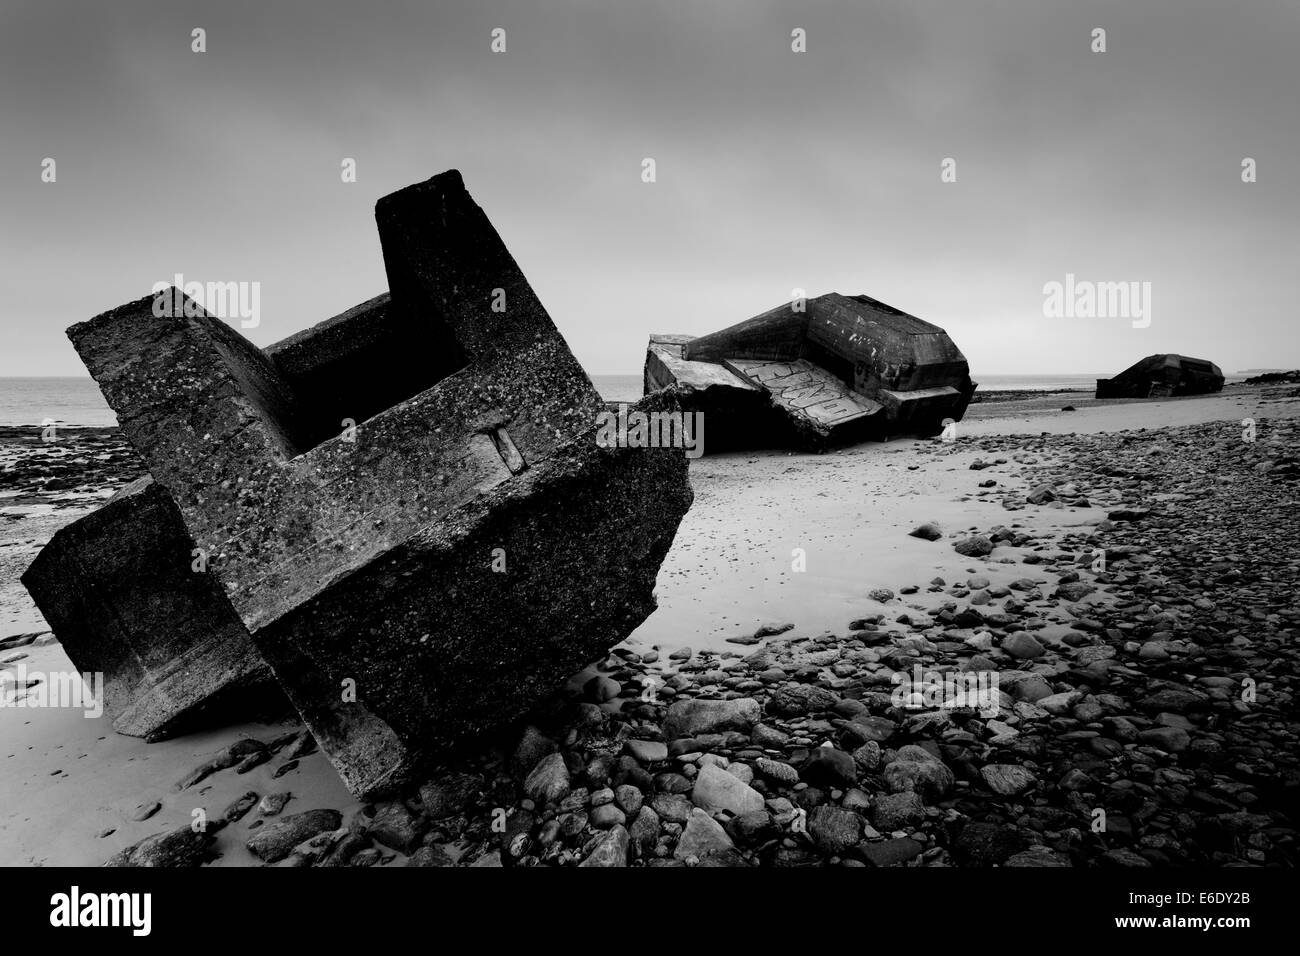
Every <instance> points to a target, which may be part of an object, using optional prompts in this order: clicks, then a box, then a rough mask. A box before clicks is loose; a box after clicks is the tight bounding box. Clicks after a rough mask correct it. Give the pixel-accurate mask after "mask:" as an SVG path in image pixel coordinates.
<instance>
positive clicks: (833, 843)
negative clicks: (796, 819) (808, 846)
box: [808, 806, 862, 856]
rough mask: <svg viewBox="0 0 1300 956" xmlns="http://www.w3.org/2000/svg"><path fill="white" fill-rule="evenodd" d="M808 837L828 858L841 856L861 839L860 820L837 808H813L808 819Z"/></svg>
mask: <svg viewBox="0 0 1300 956" xmlns="http://www.w3.org/2000/svg"><path fill="white" fill-rule="evenodd" d="M808 835H809V836H811V837H812V839H813V842H814V843H816V844H817V847H818V848H819V849H820V850H821V851H822V852H823V853H825V854H827V855H828V856H843V855H844V854H845V853H847V852H848V851H849V849H850V848H852V847H854V846H856V845H857V843H858V841H859V840H861V839H862V818H861V817H859V816H858V815H857V814H856V813H854V812H852V811H851V810H843V809H840V808H839V807H832V806H820V807H815V808H814V809H813V812H812V813H811V814H810V815H809V817H808Z"/></svg>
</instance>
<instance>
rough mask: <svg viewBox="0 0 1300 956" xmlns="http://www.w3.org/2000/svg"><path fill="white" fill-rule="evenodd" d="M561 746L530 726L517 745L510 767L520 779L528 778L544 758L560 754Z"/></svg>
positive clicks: (525, 729)
mask: <svg viewBox="0 0 1300 956" xmlns="http://www.w3.org/2000/svg"><path fill="white" fill-rule="evenodd" d="M559 750H560V747H559V745H558V744H557V743H556V742H555V741H554V740H552V739H551V738H550V737H548V736H546V734H544V733H542V732H541V731H540V730H539V729H538V728H536V727H534V726H533V725H532V724H529V725H528V726H527V727H525V728H524V732H523V733H522V734H521V735H520V737H519V743H518V744H516V745H515V752H514V755H513V756H512V757H511V758H510V767H511V769H512V770H513V771H514V774H515V776H517V777H519V778H520V779H522V778H524V777H526V776H528V774H529V773H530V772H532V769H533V768H534V767H536V766H537V764H538V763H540V762H541V759H542V758H543V757H546V756H549V755H550V754H553V753H558V752H559Z"/></svg>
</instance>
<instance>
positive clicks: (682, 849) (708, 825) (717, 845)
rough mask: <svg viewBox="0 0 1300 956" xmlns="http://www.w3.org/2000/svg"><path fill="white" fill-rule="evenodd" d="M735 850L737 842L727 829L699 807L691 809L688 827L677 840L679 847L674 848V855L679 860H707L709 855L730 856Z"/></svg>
mask: <svg viewBox="0 0 1300 956" xmlns="http://www.w3.org/2000/svg"><path fill="white" fill-rule="evenodd" d="M734 852H735V844H734V843H732V842H731V837H729V836H727V831H726V830H724V829H723V828H722V825H721V824H719V823H718V822H717V821H716V820H714V819H713V817H711V816H709V815H708V814H707V813H705V812H704V811H703V810H701V809H699V808H698V807H697V808H695V809H694V810H692V811H691V815H690V818H689V819H688V820H687V822H686V829H685V830H684V831H683V832H682V835H681V839H679V840H678V841H677V848H676V849H675V850H673V857H674V859H678V860H685V859H687V858H688V857H695V858H696V859H698V860H705V859H707V858H709V857H723V858H729V857H730V856H731V855H732V854H733V853H734Z"/></svg>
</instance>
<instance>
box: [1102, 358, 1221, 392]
mask: <svg viewBox="0 0 1300 956" xmlns="http://www.w3.org/2000/svg"><path fill="white" fill-rule="evenodd" d="M1222 390H1223V372H1222V371H1221V370H1220V369H1219V366H1217V365H1215V364H1214V363H1213V362H1209V361H1206V360H1205V359H1198V358H1190V357H1189V356H1186V355H1174V354H1172V353H1167V354H1162V355H1148V356H1147V357H1146V358H1144V359H1142V360H1141V361H1139V362H1135V363H1134V364H1133V365H1130V366H1129V367H1128V368H1126V369H1125V370H1124V371H1122V372H1120V373H1119V374H1118V375H1116V376H1115V377H1114V378H1099V379H1097V397H1098V398H1170V397H1173V396H1177V395H1208V394H1210V393H1213V392H1219V391H1222Z"/></svg>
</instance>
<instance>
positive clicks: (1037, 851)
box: [1006, 846, 1072, 866]
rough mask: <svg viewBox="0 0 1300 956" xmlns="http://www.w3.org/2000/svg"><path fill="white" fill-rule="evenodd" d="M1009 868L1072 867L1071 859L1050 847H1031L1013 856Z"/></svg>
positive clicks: (1009, 859) (1008, 863)
mask: <svg viewBox="0 0 1300 956" xmlns="http://www.w3.org/2000/svg"><path fill="white" fill-rule="evenodd" d="M1006 865H1007V866H1071V865H1072V864H1071V863H1070V858H1069V857H1067V856H1065V855H1064V854H1062V853H1057V852H1056V851H1055V850H1053V849H1051V848H1050V847H1045V846H1031V847H1030V848H1029V849H1028V850H1022V851H1021V852H1019V853H1015V854H1012V855H1011V856H1009V857H1008V858H1007V861H1006Z"/></svg>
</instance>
